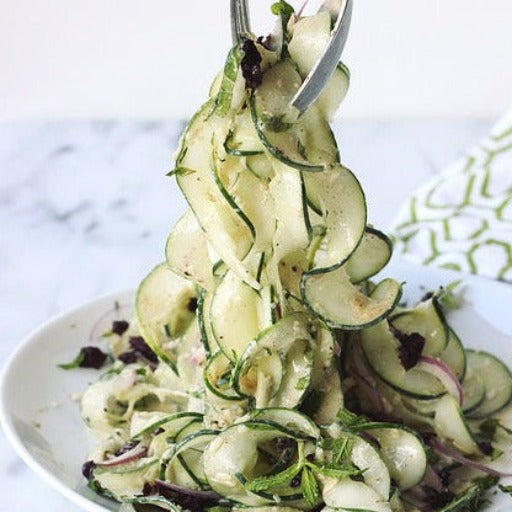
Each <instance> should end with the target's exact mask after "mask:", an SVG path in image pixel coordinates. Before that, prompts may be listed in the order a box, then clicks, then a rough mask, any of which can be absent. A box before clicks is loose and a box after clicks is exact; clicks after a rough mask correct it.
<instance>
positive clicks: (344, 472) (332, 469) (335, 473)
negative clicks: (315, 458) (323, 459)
mask: <svg viewBox="0 0 512 512" xmlns="http://www.w3.org/2000/svg"><path fill="white" fill-rule="evenodd" d="M306 465H307V466H308V467H309V468H310V469H311V470H312V471H314V472H315V473H318V474H320V475H324V476H329V477H331V478H338V479H340V480H342V479H343V478H348V477H349V476H358V475H361V474H363V473H364V470H361V469H358V468H355V467H353V466H342V465H339V464H332V463H331V464H314V463H312V462H306Z"/></svg>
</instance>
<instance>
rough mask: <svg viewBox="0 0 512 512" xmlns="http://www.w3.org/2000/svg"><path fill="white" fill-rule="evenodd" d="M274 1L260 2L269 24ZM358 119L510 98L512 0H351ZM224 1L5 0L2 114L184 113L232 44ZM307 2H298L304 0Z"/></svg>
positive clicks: (461, 109)
mask: <svg viewBox="0 0 512 512" xmlns="http://www.w3.org/2000/svg"><path fill="white" fill-rule="evenodd" d="M271 2H272V0H268V1H262V0H258V1H256V0H252V1H250V4H251V11H252V14H253V24H254V25H255V26H258V27H262V28H264V27H270V26H271V25H270V22H266V21H265V20H267V19H268V16H265V13H266V12H267V11H268V8H269V6H270V4H271ZM354 3H355V12H354V17H353V25H352V31H351V36H350V40H349V43H348V45H347V48H346V52H345V55H344V60H345V61H346V62H347V63H348V64H349V66H350V67H351V70H352V76H353V80H352V88H351V94H350V95H349V97H348V99H347V102H346V104H345V106H344V112H345V114H346V115H350V116H372V117H374V116H377V117H384V116H389V115H391V116H417V115H420V116H437V115H452V116H469V115H471V116H488V115H498V114H500V113H501V112H503V111H504V110H505V109H506V108H507V106H508V105H509V102H512V1H511V0H486V1H485V2H484V1H482V0H355V2H354ZM228 4H229V2H228V0H186V1H185V0H181V1H178V0H0V119H12V118H34V117H35V118H49V117H51V118H54V117H115V116H121V117H168V116H186V115H188V114H190V112H192V111H193V110H194V108H195V107H196V106H197V105H198V104H199V103H200V102H201V101H202V99H203V98H204V96H205V94H206V90H207V85H208V83H209V80H210V79H211V77H212V76H213V75H214V73H215V71H216V69H218V68H219V66H221V65H222V63H223V59H224V55H225V53H226V50H227V48H228V46H229V42H230V37H229V24H228ZM298 4H299V2H297V1H296V2H294V5H298Z"/></svg>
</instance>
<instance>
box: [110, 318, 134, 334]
mask: <svg viewBox="0 0 512 512" xmlns="http://www.w3.org/2000/svg"><path fill="white" fill-rule="evenodd" d="M128 327H130V324H129V323H128V322H127V321H126V320H114V321H113V322H112V332H113V333H114V334H117V335H118V336H122V335H123V334H124V333H125V332H126V331H127V330H128Z"/></svg>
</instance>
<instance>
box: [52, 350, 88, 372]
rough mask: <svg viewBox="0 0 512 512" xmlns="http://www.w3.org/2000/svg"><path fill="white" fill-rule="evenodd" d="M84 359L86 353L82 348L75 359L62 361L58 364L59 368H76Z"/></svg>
mask: <svg viewBox="0 0 512 512" xmlns="http://www.w3.org/2000/svg"><path fill="white" fill-rule="evenodd" d="M84 360H85V354H84V353H83V352H82V350H80V352H78V355H77V356H76V357H75V358H74V359H73V361H71V362H69V363H61V364H58V365H57V366H58V367H59V368H62V369H63V370H73V369H74V368H80V365H81V364H82V363H83V362H84Z"/></svg>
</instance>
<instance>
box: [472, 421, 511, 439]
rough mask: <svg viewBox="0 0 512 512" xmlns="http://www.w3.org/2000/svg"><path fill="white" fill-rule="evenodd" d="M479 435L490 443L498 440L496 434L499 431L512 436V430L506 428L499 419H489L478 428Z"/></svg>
mask: <svg viewBox="0 0 512 512" xmlns="http://www.w3.org/2000/svg"><path fill="white" fill-rule="evenodd" d="M478 429H479V431H480V432H479V433H480V434H481V435H482V436H483V437H485V438H486V439H488V440H489V441H494V440H495V438H496V434H497V432H498V430H499V429H501V430H503V431H504V432H505V433H506V434H508V435H510V436H512V429H510V428H507V427H505V425H503V424H502V423H501V422H500V420H499V419H498V418H488V419H486V420H485V421H483V422H482V423H480V426H479V427H478Z"/></svg>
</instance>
